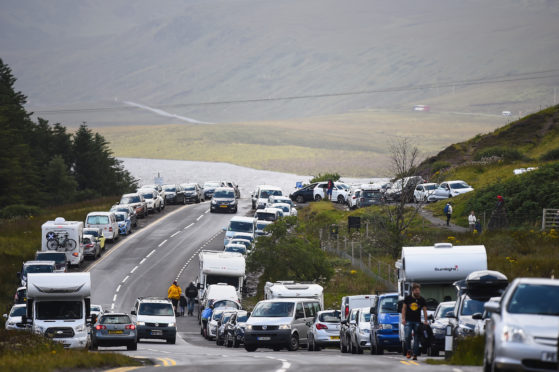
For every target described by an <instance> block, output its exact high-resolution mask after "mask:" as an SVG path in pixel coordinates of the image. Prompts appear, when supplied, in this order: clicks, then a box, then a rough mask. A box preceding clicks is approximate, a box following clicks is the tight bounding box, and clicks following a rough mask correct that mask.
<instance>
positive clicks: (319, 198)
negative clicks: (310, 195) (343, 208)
mask: <svg viewBox="0 0 559 372" xmlns="http://www.w3.org/2000/svg"><path fill="white" fill-rule="evenodd" d="M314 200H315V201H317V202H318V201H321V200H322V196H320V195H317V196H315V197H314Z"/></svg>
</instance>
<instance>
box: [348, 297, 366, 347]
mask: <svg viewBox="0 0 559 372" xmlns="http://www.w3.org/2000/svg"><path fill="white" fill-rule="evenodd" d="M349 332H350V336H349V337H350V338H349V350H350V352H351V353H352V354H363V349H370V348H371V308H370V307H362V308H360V309H359V310H358V311H357V315H356V317H355V326H354V327H351V328H350V331H349Z"/></svg>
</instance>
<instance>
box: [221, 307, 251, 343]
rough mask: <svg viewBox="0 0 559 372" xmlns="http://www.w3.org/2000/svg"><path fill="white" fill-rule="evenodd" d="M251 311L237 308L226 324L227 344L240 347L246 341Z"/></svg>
mask: <svg viewBox="0 0 559 372" xmlns="http://www.w3.org/2000/svg"><path fill="white" fill-rule="evenodd" d="M249 315H250V314H249V313H247V312H246V311H244V310H237V311H236V312H235V313H234V314H233V315H232V316H231V318H229V321H228V322H227V323H226V324H225V346H227V347H239V346H240V345H241V344H244V343H245V328H246V321H247V319H248V317H249Z"/></svg>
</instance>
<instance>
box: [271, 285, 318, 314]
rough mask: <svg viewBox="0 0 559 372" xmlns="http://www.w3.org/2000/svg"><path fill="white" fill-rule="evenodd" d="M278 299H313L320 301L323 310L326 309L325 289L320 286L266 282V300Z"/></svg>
mask: <svg viewBox="0 0 559 372" xmlns="http://www.w3.org/2000/svg"><path fill="white" fill-rule="evenodd" d="M276 298H312V299H316V300H319V301H320V307H321V309H324V289H323V288H322V286H321V285H319V284H314V283H308V284H307V283H295V282H294V281H278V282H275V283H271V282H266V285H265V286H264V299H265V300H273V299H276Z"/></svg>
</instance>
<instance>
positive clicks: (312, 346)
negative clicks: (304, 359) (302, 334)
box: [307, 334, 314, 351]
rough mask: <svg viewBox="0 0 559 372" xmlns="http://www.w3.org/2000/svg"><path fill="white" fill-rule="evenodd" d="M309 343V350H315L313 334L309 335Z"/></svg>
mask: <svg viewBox="0 0 559 372" xmlns="http://www.w3.org/2000/svg"><path fill="white" fill-rule="evenodd" d="M307 338H308V340H309V341H308V342H309V344H308V345H307V351H314V339H313V336H312V334H311V335H308V336H307Z"/></svg>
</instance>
